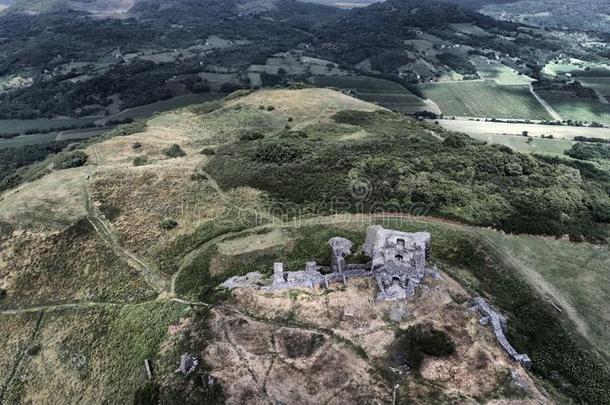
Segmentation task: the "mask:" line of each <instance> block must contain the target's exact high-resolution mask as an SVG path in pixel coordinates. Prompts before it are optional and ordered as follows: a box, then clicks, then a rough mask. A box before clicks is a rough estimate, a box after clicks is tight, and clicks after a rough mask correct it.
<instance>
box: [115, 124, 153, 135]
mask: <svg viewBox="0 0 610 405" xmlns="http://www.w3.org/2000/svg"><path fill="white" fill-rule="evenodd" d="M146 127H147V125H146V123H145V122H142V121H137V122H132V123H130V124H124V125H120V126H118V127H116V128H115V129H113V130H112V131H110V132H109V133H108V135H109V136H127V135H133V134H137V133H139V132H144V131H146Z"/></svg>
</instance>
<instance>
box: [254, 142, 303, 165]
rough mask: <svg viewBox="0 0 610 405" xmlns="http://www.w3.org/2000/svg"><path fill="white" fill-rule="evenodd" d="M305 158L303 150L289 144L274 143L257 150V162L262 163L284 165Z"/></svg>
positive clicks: (261, 146) (263, 145) (260, 146)
mask: <svg viewBox="0 0 610 405" xmlns="http://www.w3.org/2000/svg"><path fill="white" fill-rule="evenodd" d="M301 156H303V149H302V148H300V147H299V146H297V145H295V144H292V143H288V142H273V143H267V144H262V145H259V147H258V148H257V149H256V160H258V161H259V162H262V163H275V164H277V165H282V164H285V163H290V162H293V161H295V160H297V159H298V158H300V157H301Z"/></svg>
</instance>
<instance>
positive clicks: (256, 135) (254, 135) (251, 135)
mask: <svg viewBox="0 0 610 405" xmlns="http://www.w3.org/2000/svg"><path fill="white" fill-rule="evenodd" d="M264 137H265V135H263V134H261V133H260V132H247V133H245V134H243V135H242V136H240V137H239V140H240V141H244V142H248V141H256V140H258V139H263V138H264Z"/></svg>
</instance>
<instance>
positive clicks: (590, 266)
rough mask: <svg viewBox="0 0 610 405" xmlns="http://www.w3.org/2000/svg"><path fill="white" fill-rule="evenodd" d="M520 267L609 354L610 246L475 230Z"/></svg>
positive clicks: (592, 340)
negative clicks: (609, 248)
mask: <svg viewBox="0 0 610 405" xmlns="http://www.w3.org/2000/svg"><path fill="white" fill-rule="evenodd" d="M479 232H480V233H481V234H482V235H484V236H485V237H486V240H487V241H488V242H490V243H491V244H492V245H493V246H495V247H496V248H497V249H499V251H502V252H503V253H502V254H503V255H504V256H505V258H506V259H507V260H508V261H509V262H512V263H513V264H514V265H516V268H519V269H521V270H522V272H523V274H524V276H525V277H526V278H527V279H528V280H529V281H530V282H531V283H532V284H533V285H534V286H537V287H538V288H537V289H538V290H539V291H540V292H541V293H542V294H543V295H547V296H553V298H554V299H555V300H556V301H555V302H556V303H557V304H558V305H559V306H560V307H562V308H563V313H562V315H564V316H566V317H568V316H570V317H572V318H576V324H577V327H578V328H579V330H580V332H581V333H583V334H585V335H586V336H588V338H589V340H590V341H591V342H592V343H594V344H595V345H596V347H597V349H598V350H600V351H601V352H602V353H604V355H605V356H606V358H610V329H609V328H608V325H610V312H608V310H607V309H608V300H609V299H610V274H609V273H608V269H609V268H610V252H608V248H607V247H601V246H591V245H579V244H575V243H571V242H567V241H564V240H556V239H550V238H537V237H533V236H515V235H506V234H501V233H499V232H492V231H483V230H481V231H479Z"/></svg>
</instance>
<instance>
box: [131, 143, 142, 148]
mask: <svg viewBox="0 0 610 405" xmlns="http://www.w3.org/2000/svg"><path fill="white" fill-rule="evenodd" d="M140 148H142V144H141V143H140V142H134V143H133V144H132V145H131V149H133V150H136V149H140Z"/></svg>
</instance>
